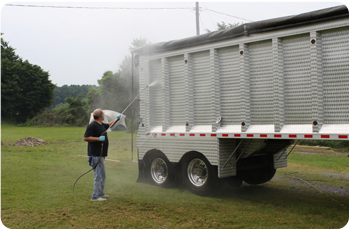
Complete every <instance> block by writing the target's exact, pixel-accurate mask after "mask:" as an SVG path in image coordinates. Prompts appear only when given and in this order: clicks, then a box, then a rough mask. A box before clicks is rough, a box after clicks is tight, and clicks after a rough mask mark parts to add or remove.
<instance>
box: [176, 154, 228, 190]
mask: <svg viewBox="0 0 350 233" xmlns="http://www.w3.org/2000/svg"><path fill="white" fill-rule="evenodd" d="M181 171H182V178H183V181H184V183H185V185H186V187H187V188H188V189H189V190H190V191H191V192H192V193H194V194H197V195H201V196H204V195H207V194H210V193H211V191H213V190H215V189H218V188H220V187H221V186H222V184H223V182H222V181H221V180H220V179H219V178H218V176H217V173H216V172H215V167H213V166H212V165H211V164H210V163H209V161H208V160H207V159H206V158H205V157H204V156H203V155H202V154H200V153H191V154H188V155H185V157H184V161H183V165H182V169H181Z"/></svg>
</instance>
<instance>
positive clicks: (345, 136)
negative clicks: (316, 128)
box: [338, 135, 348, 138]
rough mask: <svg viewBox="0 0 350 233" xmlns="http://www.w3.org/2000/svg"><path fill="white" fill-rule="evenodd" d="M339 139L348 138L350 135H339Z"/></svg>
mask: <svg viewBox="0 0 350 233" xmlns="http://www.w3.org/2000/svg"><path fill="white" fill-rule="evenodd" d="M338 138H348V135H339V136H338Z"/></svg>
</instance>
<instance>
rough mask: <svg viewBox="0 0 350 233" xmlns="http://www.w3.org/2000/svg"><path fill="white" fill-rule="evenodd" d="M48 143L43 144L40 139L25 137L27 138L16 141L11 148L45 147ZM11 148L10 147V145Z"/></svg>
mask: <svg viewBox="0 0 350 233" xmlns="http://www.w3.org/2000/svg"><path fill="white" fill-rule="evenodd" d="M47 144H49V143H47V142H45V141H44V140H42V139H38V138H34V137H27V138H22V139H20V140H17V141H16V143H15V144H14V145H13V146H31V147H35V146H38V145H47ZM10 146H12V145H10Z"/></svg>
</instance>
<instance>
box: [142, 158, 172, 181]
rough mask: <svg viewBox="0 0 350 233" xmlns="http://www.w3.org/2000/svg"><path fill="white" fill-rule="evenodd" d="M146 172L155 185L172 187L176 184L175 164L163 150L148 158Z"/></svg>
mask: <svg viewBox="0 0 350 233" xmlns="http://www.w3.org/2000/svg"><path fill="white" fill-rule="evenodd" d="M146 173H147V176H148V180H149V182H150V183H151V184H153V185H156V186H160V187H170V186H172V185H173V184H174V177H175V176H174V165H173V163H171V162H170V161H169V160H168V158H167V157H166V156H165V155H164V154H163V153H161V152H158V153H153V154H152V155H151V156H149V157H148V158H147V165H146Z"/></svg>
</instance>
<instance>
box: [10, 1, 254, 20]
mask: <svg viewBox="0 0 350 233" xmlns="http://www.w3.org/2000/svg"><path fill="white" fill-rule="evenodd" d="M5 6H15V7H38V8H40V7H41V8H43V7H44V8H61V9H62V8H63V9H89V10H193V7H175V8H166V7H162V8H156V7H141V8H137V7H86V6H42V5H21V4H6V5H5ZM204 11H211V12H214V13H217V14H222V15H226V16H230V17H233V18H236V19H241V20H244V21H250V22H253V21H252V20H249V19H244V18H240V17H237V16H233V15H229V14H225V13H221V12H218V11H214V10H210V9H208V8H206V9H205V10H204Z"/></svg>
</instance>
